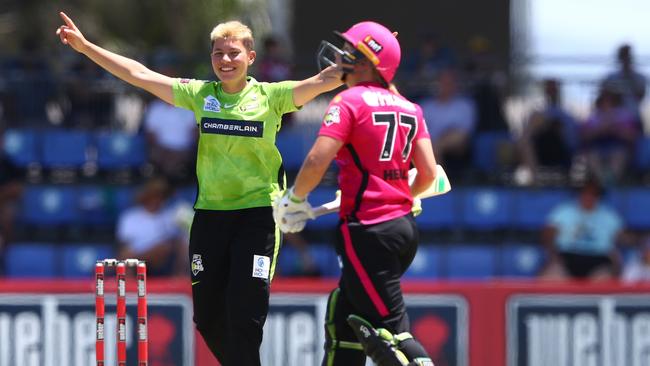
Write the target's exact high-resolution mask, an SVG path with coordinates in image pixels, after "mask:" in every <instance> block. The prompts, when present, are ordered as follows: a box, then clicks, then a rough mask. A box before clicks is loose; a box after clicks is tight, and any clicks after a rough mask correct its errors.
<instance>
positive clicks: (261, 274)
mask: <svg viewBox="0 0 650 366" xmlns="http://www.w3.org/2000/svg"><path fill="white" fill-rule="evenodd" d="M270 271H271V258H269V257H267V256H265V255H254V256H253V277H255V278H264V279H268V278H269V273H270Z"/></svg>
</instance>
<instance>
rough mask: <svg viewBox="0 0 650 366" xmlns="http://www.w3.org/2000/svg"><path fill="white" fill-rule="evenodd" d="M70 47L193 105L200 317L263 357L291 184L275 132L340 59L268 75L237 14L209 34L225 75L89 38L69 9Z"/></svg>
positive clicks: (234, 350) (242, 353)
mask: <svg viewBox="0 0 650 366" xmlns="http://www.w3.org/2000/svg"><path fill="white" fill-rule="evenodd" d="M60 16H61V18H62V19H63V21H64V25H62V26H60V27H59V28H58V30H57V32H56V33H57V35H58V36H59V37H60V39H61V42H62V43H63V44H66V45H69V46H70V47H72V48H73V49H74V50H76V51H77V52H80V53H82V54H84V55H86V56H87V57H88V58H90V59H91V60H92V61H94V62H95V63H97V64H98V65H99V66H101V67H103V68H104V69H106V70H107V71H108V72H110V73H111V74H113V75H115V76H116V77H118V78H120V79H122V80H124V81H126V82H127V83H129V84H132V85H134V86H137V87H140V88H142V89H144V90H147V91H148V92H150V93H152V94H154V95H155V96H157V97H158V98H160V99H162V100H164V101H166V102H167V103H170V104H172V105H176V106H179V107H182V108H186V109H189V110H191V111H193V112H194V114H195V116H196V121H197V123H198V125H199V130H200V137H199V145H198V151H197V166H196V168H197V169H196V171H197V173H196V174H197V178H198V197H197V200H196V203H195V206H194V208H195V215H194V220H193V222H192V228H191V233H190V250H189V259H190V261H191V271H192V273H191V276H192V295H193V300H194V322H195V323H196V327H197V329H198V330H199V332H200V333H201V335H202V336H203V338H204V340H205V341H206V343H207V344H208V346H209V347H210V349H211V350H212V353H213V354H214V355H215V356H216V357H217V358H218V360H219V361H220V362H221V364H222V365H224V366H230V365H246V366H248V365H251V366H256V365H260V356H259V347H260V344H261V342H262V328H263V326H264V322H265V320H266V315H267V312H268V306H269V291H270V282H271V279H272V277H273V272H274V269H275V260H276V256H277V253H278V249H279V244H280V233H279V230H278V228H277V227H276V225H275V223H274V221H273V217H272V209H271V202H272V200H273V198H274V197H275V196H276V195H277V194H278V193H279V191H280V190H282V189H284V172H283V170H282V159H281V157H280V154H279V152H278V150H277V148H276V147H275V135H276V132H277V131H278V129H279V128H280V124H281V119H282V115H283V114H285V113H288V112H292V111H295V110H296V109H297V108H298V107H300V106H302V105H304V104H305V103H307V102H308V101H310V100H312V99H313V98H315V97H316V96H318V95H319V94H321V93H324V92H327V91H329V90H333V89H335V88H337V87H338V86H340V85H342V81H341V77H342V72H341V66H340V65H336V66H332V67H329V68H327V69H325V70H323V71H321V72H320V73H319V74H317V75H315V76H313V77H311V78H308V79H305V80H302V81H284V82H279V83H260V82H257V81H256V80H255V79H253V78H251V77H249V76H248V67H249V66H250V65H252V64H253V62H254V61H255V51H254V50H253V36H252V32H251V30H250V29H249V28H248V27H247V26H245V25H243V24H241V23H239V22H236V21H231V22H226V23H222V24H219V25H217V26H216V27H215V28H214V29H213V31H212V33H211V34H210V40H211V42H212V54H211V58H212V69H213V70H214V73H215V74H216V76H217V78H218V79H219V81H199V80H188V79H175V78H171V77H168V76H165V75H162V74H159V73H157V72H154V71H152V70H150V69H148V68H147V67H145V66H144V65H142V64H140V63H139V62H137V61H134V60H132V59H129V58H126V57H123V56H120V55H117V54H115V53H112V52H110V51H108V50H105V49H103V48H101V47H99V46H97V45H95V44H93V43H91V42H89V41H88V40H86V39H85V38H84V36H83V34H82V33H81V32H80V31H79V29H78V28H77V27H76V26H75V24H74V23H73V21H72V20H71V19H70V18H69V17H68V16H66V15H65V14H64V13H60Z"/></svg>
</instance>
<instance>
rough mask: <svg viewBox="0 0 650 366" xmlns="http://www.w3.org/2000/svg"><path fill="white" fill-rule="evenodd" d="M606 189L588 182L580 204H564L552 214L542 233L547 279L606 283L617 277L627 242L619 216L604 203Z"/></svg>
mask: <svg viewBox="0 0 650 366" xmlns="http://www.w3.org/2000/svg"><path fill="white" fill-rule="evenodd" d="M603 193H604V191H603V186H602V185H601V184H600V182H599V181H598V180H597V179H595V178H591V177H590V178H587V180H586V181H585V183H584V184H583V185H582V186H581V187H580V189H579V191H578V196H577V199H576V200H571V201H568V202H565V203H562V204H560V205H558V206H557V207H555V208H554V209H553V210H552V211H551V213H550V214H549V217H548V221H547V224H546V226H545V227H544V229H543V231H542V243H543V244H544V246H545V247H546V249H547V253H548V256H547V258H548V262H547V263H546V266H545V268H544V269H543V270H542V273H541V275H540V277H541V278H543V279H551V280H552V279H590V280H606V279H612V278H615V277H616V276H617V274H618V273H619V269H620V259H619V256H618V251H617V247H616V246H617V243H618V242H619V241H621V240H623V236H624V226H623V225H624V224H623V220H622V219H621V217H620V216H619V214H618V213H617V212H616V211H614V210H613V209H612V208H610V207H608V206H607V205H605V204H603V203H602V196H603Z"/></svg>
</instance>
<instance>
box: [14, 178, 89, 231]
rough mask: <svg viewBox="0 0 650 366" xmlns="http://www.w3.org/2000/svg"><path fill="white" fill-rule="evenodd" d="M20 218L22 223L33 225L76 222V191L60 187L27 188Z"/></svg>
mask: <svg viewBox="0 0 650 366" xmlns="http://www.w3.org/2000/svg"><path fill="white" fill-rule="evenodd" d="M20 217H21V219H22V221H23V222H24V223H27V224H35V225H59V224H69V223H72V222H75V221H78V220H79V212H78V206H77V199H76V190H75V189H74V188H72V187H61V186H28V187H27V189H26V190H25V193H24V195H23V198H22V205H21V215H20Z"/></svg>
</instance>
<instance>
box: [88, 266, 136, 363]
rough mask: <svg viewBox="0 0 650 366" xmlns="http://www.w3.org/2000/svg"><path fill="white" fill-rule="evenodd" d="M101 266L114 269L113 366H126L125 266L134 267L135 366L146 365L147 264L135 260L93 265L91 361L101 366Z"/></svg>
mask: <svg viewBox="0 0 650 366" xmlns="http://www.w3.org/2000/svg"><path fill="white" fill-rule="evenodd" d="M105 267H115V276H116V278H117V304H116V305H117V364H118V366H126V267H136V276H137V282H138V324H137V327H138V328H137V329H138V366H147V359H148V340H147V291H146V284H147V265H146V263H145V262H144V261H141V260H138V259H126V260H117V259H104V260H98V261H97V263H96V264H95V318H96V321H97V324H96V340H95V358H96V360H97V364H96V365H97V366H104V315H105V314H104V313H105V305H106V304H105V301H104V275H105Z"/></svg>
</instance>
